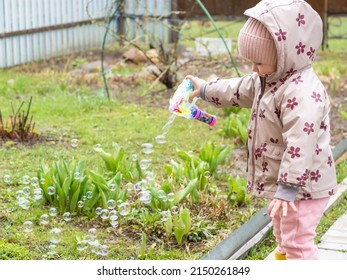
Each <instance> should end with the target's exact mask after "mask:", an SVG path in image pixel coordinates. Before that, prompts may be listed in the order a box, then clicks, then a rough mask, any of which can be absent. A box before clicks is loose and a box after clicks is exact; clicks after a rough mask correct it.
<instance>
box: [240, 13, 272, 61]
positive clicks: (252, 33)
mask: <svg viewBox="0 0 347 280" xmlns="http://www.w3.org/2000/svg"><path fill="white" fill-rule="evenodd" d="M238 47H239V53H240V55H241V56H243V57H244V58H246V59H248V60H250V61H252V62H255V63H263V64H268V65H276V62H277V50H276V46H275V42H274V40H273V39H272V36H271V34H270V33H269V31H268V30H267V29H266V27H265V26H264V25H263V24H261V23H260V22H259V21H258V20H256V19H254V18H249V19H248V20H247V21H246V23H245V25H244V26H243V28H242V29H241V31H240V34H239V38H238Z"/></svg>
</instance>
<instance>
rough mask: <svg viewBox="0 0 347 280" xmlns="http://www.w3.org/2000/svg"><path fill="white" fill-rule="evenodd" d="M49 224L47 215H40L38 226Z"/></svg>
mask: <svg viewBox="0 0 347 280" xmlns="http://www.w3.org/2000/svg"><path fill="white" fill-rule="evenodd" d="M48 223H49V216H48V215H47V214H42V215H41V217H40V224H41V225H47V224H48Z"/></svg>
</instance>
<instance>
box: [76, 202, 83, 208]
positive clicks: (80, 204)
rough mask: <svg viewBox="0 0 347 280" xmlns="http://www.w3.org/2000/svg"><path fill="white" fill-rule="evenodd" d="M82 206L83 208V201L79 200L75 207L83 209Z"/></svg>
mask: <svg viewBox="0 0 347 280" xmlns="http://www.w3.org/2000/svg"><path fill="white" fill-rule="evenodd" d="M83 206H84V201H83V200H80V201H78V202H77V207H78V208H83Z"/></svg>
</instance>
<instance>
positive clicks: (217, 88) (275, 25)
mask: <svg viewBox="0 0 347 280" xmlns="http://www.w3.org/2000/svg"><path fill="white" fill-rule="evenodd" d="M245 15H247V16H249V17H253V18H255V19H256V20H258V21H260V22H261V23H262V24H263V25H264V26H265V27H266V28H267V29H268V31H269V32H270V33H271V34H272V36H273V39H274V41H275V45H276V48H277V71H276V72H275V73H273V74H271V75H269V76H267V77H259V76H258V75H257V74H256V73H254V74H250V75H246V76H243V77H241V78H232V79H224V80H223V79H216V80H213V81H211V82H209V83H207V84H205V85H204V87H203V89H202V92H201V94H200V95H201V97H202V98H203V99H205V100H206V101H208V102H210V103H211V104H213V105H214V106H216V107H231V106H240V107H245V108H252V110H251V112H252V113H251V118H250V121H249V126H248V134H249V137H248V152H249V160H248V190H249V191H252V192H253V193H254V194H255V195H257V196H260V197H264V198H270V199H272V198H273V197H274V194H275V193H276V190H277V186H278V183H279V182H280V183H281V184H285V185H288V183H289V185H296V186H300V188H299V189H300V190H299V193H298V194H297V196H296V199H318V198H323V197H329V196H331V195H333V194H334V193H335V192H336V186H337V182H336V171H335V165H334V159H333V155H332V152H331V149H330V146H329V143H330V132H329V130H330V122H329V115H328V114H329V109H330V104H329V98H328V95H327V92H326V90H325V88H324V86H323V85H322V83H321V81H320V80H319V78H318V77H317V75H316V74H315V72H314V70H313V69H312V66H311V64H312V62H313V60H314V57H315V55H316V52H317V49H318V48H319V47H320V44H321V43H322V21H321V18H320V16H319V15H318V14H317V13H316V12H315V11H314V10H313V9H312V8H311V6H310V5H309V4H308V3H306V2H305V1H301V0H276V1H269V0H268V1H261V2H260V3H258V4H257V5H256V6H255V7H253V8H251V9H248V10H247V11H246V12H245Z"/></svg>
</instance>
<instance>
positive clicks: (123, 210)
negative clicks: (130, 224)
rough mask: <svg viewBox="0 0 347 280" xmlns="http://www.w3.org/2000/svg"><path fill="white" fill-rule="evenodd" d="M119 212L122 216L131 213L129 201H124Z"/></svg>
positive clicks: (119, 207)
mask: <svg viewBox="0 0 347 280" xmlns="http://www.w3.org/2000/svg"><path fill="white" fill-rule="evenodd" d="M118 211H119V214H120V215H122V216H127V215H129V213H130V205H129V203H128V202H123V203H121V204H120V205H119V206H118Z"/></svg>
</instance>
